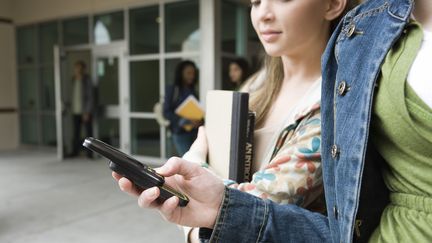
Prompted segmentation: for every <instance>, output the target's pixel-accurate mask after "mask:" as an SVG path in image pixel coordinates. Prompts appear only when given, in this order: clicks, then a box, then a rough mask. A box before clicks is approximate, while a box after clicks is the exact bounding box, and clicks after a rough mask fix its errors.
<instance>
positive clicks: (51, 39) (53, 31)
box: [39, 22, 58, 64]
mask: <svg viewBox="0 0 432 243" xmlns="http://www.w3.org/2000/svg"><path fill="white" fill-rule="evenodd" d="M56 44H58V28H57V22H50V23H44V24H41V25H40V26H39V50H40V60H41V63H45V64H50V63H53V59H54V53H53V47H54V45H56Z"/></svg>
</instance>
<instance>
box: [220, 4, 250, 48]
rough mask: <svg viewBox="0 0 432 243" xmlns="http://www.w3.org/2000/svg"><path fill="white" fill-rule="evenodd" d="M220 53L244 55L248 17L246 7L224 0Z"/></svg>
mask: <svg viewBox="0 0 432 243" xmlns="http://www.w3.org/2000/svg"><path fill="white" fill-rule="evenodd" d="M221 19H222V31H221V33H222V51H223V52H228V53H233V54H237V55H245V54H246V51H247V37H248V36H247V35H248V24H249V22H250V17H249V14H248V10H247V7H246V6H244V5H241V4H237V3H233V2H231V1H227V0H224V1H223V2H222V18H221Z"/></svg>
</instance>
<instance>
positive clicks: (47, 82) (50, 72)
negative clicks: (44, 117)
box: [40, 67, 55, 111]
mask: <svg viewBox="0 0 432 243" xmlns="http://www.w3.org/2000/svg"><path fill="white" fill-rule="evenodd" d="M40 72H41V80H42V88H41V96H40V100H41V104H42V110H48V111H54V110H55V88H54V69H53V68H52V67H46V68H41V69H40Z"/></svg>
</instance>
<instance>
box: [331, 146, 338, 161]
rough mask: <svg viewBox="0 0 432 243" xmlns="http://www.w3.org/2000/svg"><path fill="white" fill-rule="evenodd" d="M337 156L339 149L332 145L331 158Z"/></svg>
mask: <svg viewBox="0 0 432 243" xmlns="http://www.w3.org/2000/svg"><path fill="white" fill-rule="evenodd" d="M338 154H339V148H338V146H337V145H336V144H333V146H332V147H331V156H332V158H333V159H336V157H337V156H338Z"/></svg>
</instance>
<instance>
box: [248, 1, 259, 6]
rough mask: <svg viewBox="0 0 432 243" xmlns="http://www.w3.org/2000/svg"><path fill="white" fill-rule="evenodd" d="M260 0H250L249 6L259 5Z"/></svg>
mask: <svg viewBox="0 0 432 243" xmlns="http://www.w3.org/2000/svg"><path fill="white" fill-rule="evenodd" d="M260 3H261V0H255V1H251V4H250V5H251V7H257V6H258V5H260Z"/></svg>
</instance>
